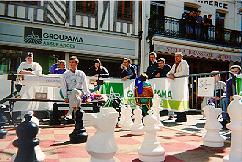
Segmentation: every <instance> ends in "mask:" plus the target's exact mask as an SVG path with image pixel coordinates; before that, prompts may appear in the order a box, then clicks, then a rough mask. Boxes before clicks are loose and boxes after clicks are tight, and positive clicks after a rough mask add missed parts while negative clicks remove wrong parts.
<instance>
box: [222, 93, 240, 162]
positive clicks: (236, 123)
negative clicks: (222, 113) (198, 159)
mask: <svg viewBox="0 0 242 162" xmlns="http://www.w3.org/2000/svg"><path fill="white" fill-rule="evenodd" d="M241 99H242V97H241V96H238V95H234V100H233V101H232V102H231V103H230V104H229V106H228V113H229V116H230V119H231V123H229V124H227V128H228V129H230V130H231V149H230V152H229V154H228V155H227V156H225V157H224V158H223V161H224V162H239V161H242V140H241V139H242V103H241Z"/></svg>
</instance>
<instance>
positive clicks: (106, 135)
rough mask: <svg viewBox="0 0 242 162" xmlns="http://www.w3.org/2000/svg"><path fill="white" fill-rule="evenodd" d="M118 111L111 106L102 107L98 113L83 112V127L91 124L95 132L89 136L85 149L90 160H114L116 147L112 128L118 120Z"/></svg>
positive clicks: (112, 161)
mask: <svg viewBox="0 0 242 162" xmlns="http://www.w3.org/2000/svg"><path fill="white" fill-rule="evenodd" d="M118 116H119V114H118V112H117V111H115V109H113V108H102V109H100V112H99V113H85V114H84V117H83V122H84V125H85V127H87V126H93V127H94V128H96V132H95V134H94V135H93V136H91V137H89V138H88V140H87V143H86V150H87V152H88V153H89V154H90V155H91V162H114V161H115V160H114V155H115V154H116V152H117V150H118V147H117V144H116V141H115V137H114V129H115V126H116V123H117V121H118Z"/></svg>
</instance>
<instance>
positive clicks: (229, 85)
mask: <svg viewBox="0 0 242 162" xmlns="http://www.w3.org/2000/svg"><path fill="white" fill-rule="evenodd" d="M230 72H231V73H232V74H233V75H232V77H230V78H229V79H228V80H227V81H226V98H224V99H222V109H223V113H222V115H223V121H222V125H223V126H224V127H225V126H226V124H227V123H228V122H229V115H228V113H227V107H228V105H229V103H230V102H231V101H232V100H233V96H234V95H235V94H236V75H238V74H240V73H241V67H240V66H239V65H232V66H231V67H230Z"/></svg>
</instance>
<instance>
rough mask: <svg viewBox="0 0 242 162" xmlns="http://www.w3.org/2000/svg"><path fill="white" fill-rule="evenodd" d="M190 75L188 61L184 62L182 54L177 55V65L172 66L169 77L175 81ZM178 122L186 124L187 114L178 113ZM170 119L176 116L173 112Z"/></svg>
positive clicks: (170, 113)
mask: <svg viewBox="0 0 242 162" xmlns="http://www.w3.org/2000/svg"><path fill="white" fill-rule="evenodd" d="M187 75H189V65H188V64H187V61H186V60H183V54H182V52H176V53H175V64H174V65H173V66H172V68H171V70H170V71H169V72H168V73H167V77H168V78H170V79H172V80H174V79H175V78H176V77H181V76H187ZM176 114H177V118H176V120H175V121H176V122H186V121H187V117H186V113H185V112H177V113H176ZM168 116H169V118H168V119H172V118H173V116H174V112H173V111H169V113H168Z"/></svg>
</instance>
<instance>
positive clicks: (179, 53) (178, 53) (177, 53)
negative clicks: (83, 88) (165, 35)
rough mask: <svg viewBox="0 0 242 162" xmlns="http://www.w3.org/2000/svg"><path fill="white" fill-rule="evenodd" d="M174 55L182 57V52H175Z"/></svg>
mask: <svg viewBox="0 0 242 162" xmlns="http://www.w3.org/2000/svg"><path fill="white" fill-rule="evenodd" d="M176 55H181V56H183V54H182V52H176V53H175V56H176Z"/></svg>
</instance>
